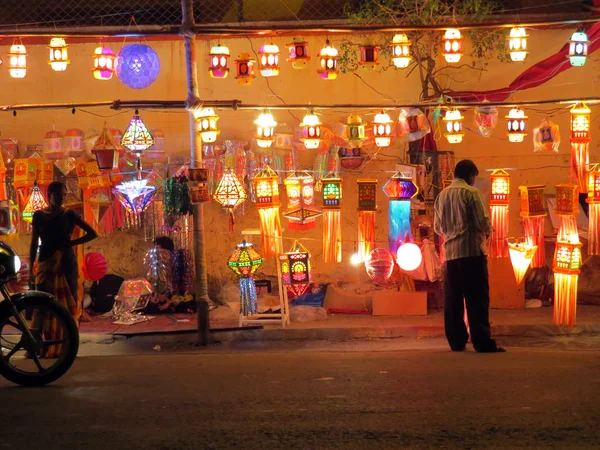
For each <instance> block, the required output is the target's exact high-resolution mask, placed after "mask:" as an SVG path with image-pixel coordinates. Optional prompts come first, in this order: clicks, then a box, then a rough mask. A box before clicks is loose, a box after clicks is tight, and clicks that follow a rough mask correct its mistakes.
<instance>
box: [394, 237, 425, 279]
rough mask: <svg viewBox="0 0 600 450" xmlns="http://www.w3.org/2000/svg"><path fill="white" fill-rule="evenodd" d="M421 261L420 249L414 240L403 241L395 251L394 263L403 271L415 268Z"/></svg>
mask: <svg viewBox="0 0 600 450" xmlns="http://www.w3.org/2000/svg"><path fill="white" fill-rule="evenodd" d="M422 262H423V255H422V254H421V249H420V248H419V246H418V245H417V244H415V243H414V242H404V243H402V245H400V247H398V251H397V252H396V263H398V266H399V267H400V268H401V269H402V270H404V271H405V272H412V271H413V270H417V269H418V268H419V267H420V266H421V263H422Z"/></svg>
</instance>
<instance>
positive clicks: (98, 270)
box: [83, 252, 108, 281]
mask: <svg viewBox="0 0 600 450" xmlns="http://www.w3.org/2000/svg"><path fill="white" fill-rule="evenodd" d="M107 272H108V264H107V262H106V258H105V257H104V255H102V254H101V253H97V252H89V253H86V254H85V256H84V258H83V277H84V278H85V279H86V280H87V281H98V280H100V279H101V278H103V277H104V275H106V273H107Z"/></svg>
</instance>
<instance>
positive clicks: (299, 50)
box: [286, 39, 310, 69]
mask: <svg viewBox="0 0 600 450" xmlns="http://www.w3.org/2000/svg"><path fill="white" fill-rule="evenodd" d="M286 47H287V48H288V52H289V54H288V59H287V62H289V63H291V64H292V67H293V68H294V69H304V67H306V64H307V63H308V61H310V56H308V51H307V47H308V43H307V42H306V41H297V40H295V39H294V40H293V41H292V42H290V43H289V44H287V45H286Z"/></svg>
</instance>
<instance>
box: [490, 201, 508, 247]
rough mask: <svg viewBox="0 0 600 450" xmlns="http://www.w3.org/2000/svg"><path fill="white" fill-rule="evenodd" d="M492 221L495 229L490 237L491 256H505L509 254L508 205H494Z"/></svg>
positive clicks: (492, 207)
mask: <svg viewBox="0 0 600 450" xmlns="http://www.w3.org/2000/svg"><path fill="white" fill-rule="evenodd" d="M490 209H491V216H492V217H491V221H492V227H493V228H494V231H493V232H492V235H491V237H490V256H491V257H492V258H503V257H506V256H508V244H507V241H506V239H507V237H508V206H506V205H492V206H491V207H490Z"/></svg>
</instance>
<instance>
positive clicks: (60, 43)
mask: <svg viewBox="0 0 600 450" xmlns="http://www.w3.org/2000/svg"><path fill="white" fill-rule="evenodd" d="M48 50H49V51H50V57H49V58H48V64H50V67H51V68H52V70H54V71H55V72H62V71H65V70H67V66H68V65H69V64H70V63H71V61H70V60H69V54H68V50H67V43H66V42H65V40H64V39H63V38H56V37H55V38H52V39H50V45H49V46H48Z"/></svg>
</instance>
